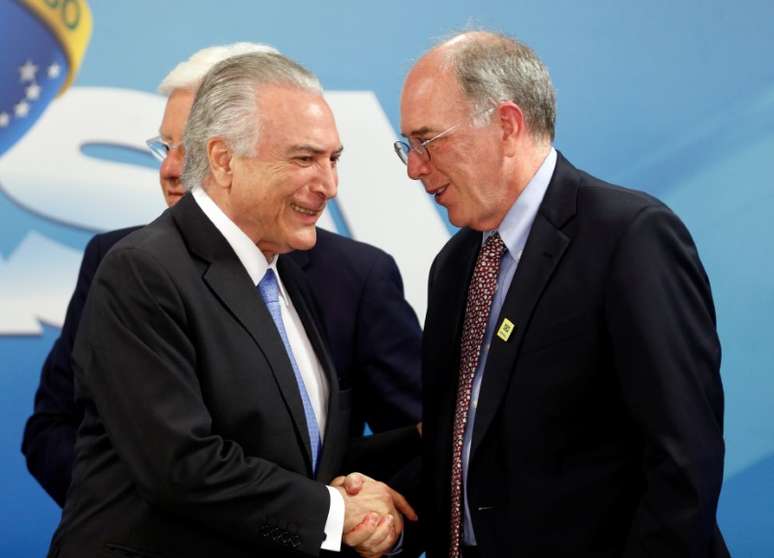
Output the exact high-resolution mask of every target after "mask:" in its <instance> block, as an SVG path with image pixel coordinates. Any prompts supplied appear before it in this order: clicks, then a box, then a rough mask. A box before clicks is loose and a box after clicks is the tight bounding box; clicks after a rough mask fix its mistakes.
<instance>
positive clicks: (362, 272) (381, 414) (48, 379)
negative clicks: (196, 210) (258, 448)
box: [22, 43, 421, 506]
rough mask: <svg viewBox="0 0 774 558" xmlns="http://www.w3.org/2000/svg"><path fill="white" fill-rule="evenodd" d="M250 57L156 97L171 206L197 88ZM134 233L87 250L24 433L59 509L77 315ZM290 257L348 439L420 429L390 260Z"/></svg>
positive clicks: (194, 61) (112, 236)
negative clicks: (335, 381) (345, 413)
mask: <svg viewBox="0 0 774 558" xmlns="http://www.w3.org/2000/svg"><path fill="white" fill-rule="evenodd" d="M249 52H274V53H277V51H276V50H275V49H273V48H272V47H270V46H267V45H261V44H255V43H234V44H230V45H224V46H213V47H208V48H205V49H202V50H200V51H198V52H196V53H194V54H193V55H192V56H191V57H190V58H189V59H188V60H185V61H184V62H181V63H180V64H178V65H177V66H176V67H175V68H174V69H173V70H172V71H171V72H169V74H167V75H166V76H165V78H164V79H163V80H162V82H161V85H160V86H159V92H160V93H162V94H163V95H165V96H167V103H166V108H165V110H164V117H163V119H162V122H161V126H160V128H159V136H157V137H154V138H153V139H151V140H148V144H149V146H150V147H151V149H152V151H153V153H154V155H156V156H157V157H158V158H159V160H160V161H161V166H160V168H159V179H160V183H161V190H162V194H163V195H164V200H165V202H166V203H167V205H168V206H170V207H171V206H172V205H174V204H175V203H177V201H179V200H180V198H181V197H182V196H183V194H185V192H186V190H185V188H184V187H183V185H182V181H181V175H182V171H183V155H184V151H185V150H184V149H183V145H182V142H183V131H184V129H185V123H186V121H187V120H188V114H189V112H190V110H191V105H192V104H193V100H194V96H195V95H196V91H197V89H198V88H199V86H200V84H201V82H202V79H204V76H205V74H206V73H207V71H208V70H210V69H211V68H212V67H213V66H214V65H215V64H216V63H218V62H220V61H222V60H225V59H226V58H229V57H231V56H236V55H239V54H246V53H249ZM138 228H139V227H131V228H127V229H120V230H116V231H110V232H107V233H103V234H99V235H96V236H95V237H94V238H93V239H92V240H91V241H90V242H89V244H88V246H87V247H86V250H85V252H84V256H83V263H82V264H81V269H80V272H79V274H78V283H77V286H76V290H75V293H74V294H73V297H72V299H71V300H70V304H69V305H68V309H67V316H66V318H65V323H64V325H63V327H62V332H61V335H60V337H59V338H58V339H57V340H56V342H55V343H54V346H53V347H52V349H51V351H50V352H49V354H48V357H47V358H46V361H45V363H44V364H43V369H42V371H41V378H40V386H39V387H38V390H37V393H36V395H35V410H34V412H33V414H32V416H31V417H30V418H29V420H28V421H27V425H26V428H25V430H24V439H23V442H22V451H23V453H24V455H25V458H26V460H27V467H28V468H29V470H30V472H31V473H32V474H33V476H34V477H35V478H36V479H37V480H38V482H39V483H40V484H41V486H42V487H43V488H44V489H45V490H46V492H48V494H50V495H51V497H52V498H53V499H54V500H55V501H56V502H57V503H58V504H59V505H60V506H64V501H65V496H66V494H67V488H68V487H69V485H70V477H71V471H72V466H73V449H74V446H75V434H76V431H77V429H78V425H79V424H80V423H81V419H82V418H83V409H81V408H79V407H78V406H77V405H76V404H75V402H74V401H73V371H72V367H71V354H72V349H73V344H74V341H75V334H76V332H77V329H78V324H79V323H80V317H81V312H82V311H83V306H84V304H85V302H86V295H87V294H88V292H89V288H90V286H91V282H92V279H93V277H94V274H95V272H96V271H97V267H98V266H99V264H100V262H101V261H102V258H104V256H105V254H106V253H107V252H108V250H110V248H111V247H112V246H113V245H114V244H115V243H116V242H118V241H119V240H121V239H122V238H123V237H124V236H126V235H128V234H129V233H131V232H133V231H135V230H137V229H138ZM289 256H290V257H291V258H293V259H294V260H295V261H296V263H297V264H298V265H299V267H301V269H302V270H303V271H304V275H305V276H306V278H307V279H308V280H309V282H310V283H311V284H312V294H313V295H314V299H315V301H316V302H317V303H318V304H319V308H320V318H321V320H322V322H323V324H324V326H325V329H326V330H327V334H328V340H329V342H330V349H331V355H332V357H333V362H334V364H335V365H336V372H337V374H338V378H339V383H340V384H341V386H342V388H348V387H351V388H352V414H351V418H350V431H351V433H352V434H353V435H356V434H359V433H362V432H363V423H364V422H365V421H367V422H368V424H369V425H370V427H371V429H372V430H373V431H374V432H383V431H386V430H390V429H394V428H398V427H401V426H406V425H410V424H415V423H417V422H418V421H419V420H420V393H419V392H420V386H419V359H420V356H419V352H420V335H421V332H420V329H419V323H418V322H417V319H416V316H415V315H414V312H413V310H412V309H411V307H410V306H409V304H408V303H407V302H406V300H405V298H404V297H403V284H402V280H401V277H400V272H399V271H398V268H397V266H396V264H395V260H394V259H393V258H392V257H391V256H389V255H388V254H386V253H384V252H383V251H381V250H379V249H378V248H375V247H373V246H370V245H368V244H365V243H362V242H357V241H354V240H352V239H349V238H346V237H343V236H340V235H337V234H333V233H330V232H328V231H325V230H322V229H318V230H317V243H316V244H315V246H314V248H312V249H311V250H306V251H295V252H291V253H290V254H289ZM374 316H379V319H373V317H374Z"/></svg>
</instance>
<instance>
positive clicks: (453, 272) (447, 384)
mask: <svg viewBox="0 0 774 558" xmlns="http://www.w3.org/2000/svg"><path fill="white" fill-rule="evenodd" d="M458 235H459V236H458V237H457V238H456V239H455V240H458V241H459V245H458V246H456V247H455V248H454V250H453V251H451V252H450V253H449V254H448V255H445V257H446V258H448V260H446V261H438V262H437V263H438V267H439V269H440V271H439V273H440V274H441V275H439V276H438V277H433V278H431V279H432V281H433V283H432V284H431V286H430V297H431V300H430V304H429V305H428V307H429V308H433V309H437V310H435V311H434V312H432V314H431V313H428V315H427V319H426V322H425V334H424V335H423V339H422V343H423V353H424V360H425V362H424V363H423V367H424V369H425V370H426V371H429V370H434V371H437V373H436V375H435V376H433V377H430V376H429V375H427V372H426V375H425V378H424V380H423V390H425V392H426V393H432V399H433V400H435V401H438V407H437V408H433V409H432V411H431V412H432V413H433V416H425V417H424V420H425V421H426V422H427V421H432V422H433V423H434V424H435V425H436V429H437V439H438V440H440V441H441V443H442V445H441V446H440V448H438V451H437V453H436V455H435V459H438V460H440V462H441V465H440V469H439V470H449V468H450V467H451V461H450V459H451V444H452V429H453V423H454V407H455V402H456V397H457V384H458V381H459V368H460V341H461V336H462V328H463V324H464V321H465V306H466V302H467V297H468V287H469V286H470V280H471V277H472V275H473V268H474V267H475V263H476V258H477V257H478V252H479V250H480V248H481V233H479V232H475V231H472V230H469V229H463V230H461V231H460V232H459V233H458ZM431 332H435V333H434V334H433V333H431ZM429 335H433V336H432V337H430V336H429ZM449 340H451V344H448V343H449ZM450 348H451V349H452V350H449V349H450Z"/></svg>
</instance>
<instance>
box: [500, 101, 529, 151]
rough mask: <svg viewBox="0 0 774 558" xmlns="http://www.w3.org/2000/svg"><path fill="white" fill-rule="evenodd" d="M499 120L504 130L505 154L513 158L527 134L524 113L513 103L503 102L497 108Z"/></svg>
mask: <svg viewBox="0 0 774 558" xmlns="http://www.w3.org/2000/svg"><path fill="white" fill-rule="evenodd" d="M496 111H497V116H496V117H497V118H498V119H499V122H500V129H501V130H502V142H503V152H504V153H505V155H506V156H510V157H513V156H514V155H515V154H516V153H517V149H518V145H519V143H520V142H521V141H522V140H523V136H524V132H525V129H526V128H525V123H524V112H522V110H521V107H520V106H519V105H517V104H516V103H514V102H513V101H503V102H501V103H500V104H499V105H498V106H497V109H496Z"/></svg>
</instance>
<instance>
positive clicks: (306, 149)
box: [288, 143, 344, 155]
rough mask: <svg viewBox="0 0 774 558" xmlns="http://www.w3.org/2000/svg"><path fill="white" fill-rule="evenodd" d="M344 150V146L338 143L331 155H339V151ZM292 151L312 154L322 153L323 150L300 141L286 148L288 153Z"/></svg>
mask: <svg viewBox="0 0 774 558" xmlns="http://www.w3.org/2000/svg"><path fill="white" fill-rule="evenodd" d="M342 151H344V146H343V145H340V146H339V147H338V149H336V150H335V151H334V152H333V153H332V155H341V152H342ZM293 153H310V154H312V155H324V154H325V150H324V149H320V148H319V147H315V146H314V145H310V144H308V143H302V144H299V145H293V146H291V147H290V148H289V149H288V154H293Z"/></svg>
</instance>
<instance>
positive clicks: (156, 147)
mask: <svg viewBox="0 0 774 558" xmlns="http://www.w3.org/2000/svg"><path fill="white" fill-rule="evenodd" d="M145 145H147V146H148V149H150V152H151V153H152V154H153V156H154V157H156V159H158V160H159V161H161V162H162V163H163V162H164V159H166V158H167V155H169V152H170V151H172V150H174V149H177V148H178V147H183V142H182V141H181V142H180V143H167V142H165V141H164V140H163V138H162V137H161V136H156V137H155V138H151V139H149V140H147V141H146V142H145Z"/></svg>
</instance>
